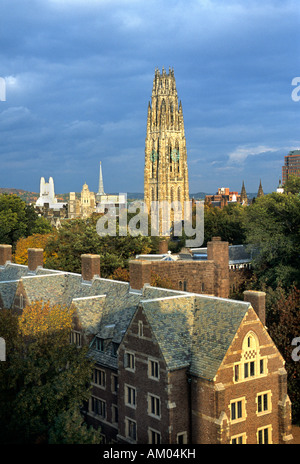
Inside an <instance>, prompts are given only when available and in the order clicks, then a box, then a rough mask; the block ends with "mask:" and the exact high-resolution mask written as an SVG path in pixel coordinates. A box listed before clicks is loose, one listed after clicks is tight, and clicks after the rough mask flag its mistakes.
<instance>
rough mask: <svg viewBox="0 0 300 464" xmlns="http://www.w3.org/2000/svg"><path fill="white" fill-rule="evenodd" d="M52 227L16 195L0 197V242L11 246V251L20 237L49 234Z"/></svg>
mask: <svg viewBox="0 0 300 464" xmlns="http://www.w3.org/2000/svg"><path fill="white" fill-rule="evenodd" d="M51 230H52V227H51V226H50V224H49V223H48V222H47V221H46V219H44V218H41V217H39V216H38V215H37V213H36V212H35V211H34V208H33V207H32V206H29V205H26V203H25V201H23V200H22V199H21V198H20V197H18V196H17V195H9V194H6V193H4V194H2V195H0V242H1V243H5V244H7V245H12V246H13V250H14V248H15V245H16V243H17V241H18V240H19V238H20V237H27V236H28V235H31V234H33V233H47V232H51Z"/></svg>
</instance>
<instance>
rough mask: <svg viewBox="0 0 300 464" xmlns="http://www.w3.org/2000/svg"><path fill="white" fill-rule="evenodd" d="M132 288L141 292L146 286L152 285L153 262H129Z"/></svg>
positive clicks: (137, 260)
mask: <svg viewBox="0 0 300 464" xmlns="http://www.w3.org/2000/svg"><path fill="white" fill-rule="evenodd" d="M129 280H130V287H131V288H134V289H135V290H141V289H142V288H143V287H144V284H150V280H151V262H149V261H142V260H139V259H136V260H132V261H129Z"/></svg>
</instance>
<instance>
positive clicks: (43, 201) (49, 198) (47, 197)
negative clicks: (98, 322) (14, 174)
mask: <svg viewBox="0 0 300 464" xmlns="http://www.w3.org/2000/svg"><path fill="white" fill-rule="evenodd" d="M45 205H47V207H48V208H51V209H55V210H59V209H61V208H63V207H65V206H66V203H59V202H58V201H57V198H56V197H55V193H54V181H53V178H52V177H49V182H45V178H44V177H41V181H40V196H39V198H38V199H37V201H36V204H35V206H38V207H42V208H43V207H44V206H45Z"/></svg>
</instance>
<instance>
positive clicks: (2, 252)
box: [0, 245, 12, 266]
mask: <svg viewBox="0 0 300 464" xmlns="http://www.w3.org/2000/svg"><path fill="white" fill-rule="evenodd" d="M11 250H12V246H11V245H0V266H5V264H6V262H7V261H11V256H12V251H11Z"/></svg>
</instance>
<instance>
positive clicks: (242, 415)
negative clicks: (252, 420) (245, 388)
mask: <svg viewBox="0 0 300 464" xmlns="http://www.w3.org/2000/svg"><path fill="white" fill-rule="evenodd" d="M228 408H229V417H230V423H231V424H236V423H237V422H242V421H245V420H246V418H247V413H246V397H245V396H242V397H240V398H235V399H232V400H231V401H230V403H229V405H228Z"/></svg>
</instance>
